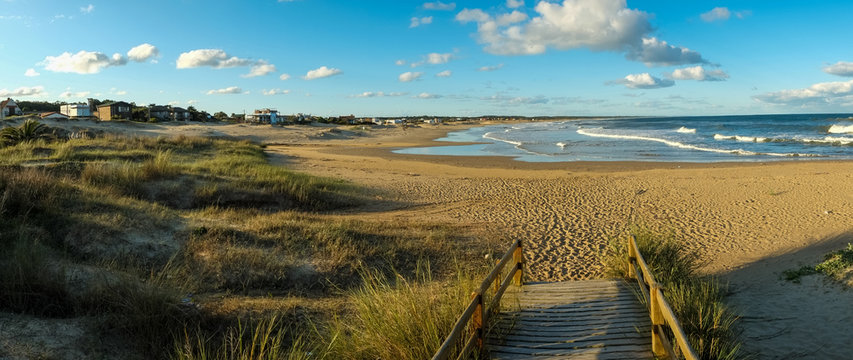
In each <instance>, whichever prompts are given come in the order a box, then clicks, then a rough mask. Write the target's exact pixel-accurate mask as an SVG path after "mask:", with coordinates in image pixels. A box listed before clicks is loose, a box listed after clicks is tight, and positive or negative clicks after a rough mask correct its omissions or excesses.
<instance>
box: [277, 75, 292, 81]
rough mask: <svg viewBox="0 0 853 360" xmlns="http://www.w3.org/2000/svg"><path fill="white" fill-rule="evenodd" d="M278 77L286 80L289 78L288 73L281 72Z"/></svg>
mask: <svg viewBox="0 0 853 360" xmlns="http://www.w3.org/2000/svg"><path fill="white" fill-rule="evenodd" d="M278 78H279V79H281V80H287V79H290V74H281V76H279V77H278Z"/></svg>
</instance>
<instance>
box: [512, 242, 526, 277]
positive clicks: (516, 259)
mask: <svg viewBox="0 0 853 360" xmlns="http://www.w3.org/2000/svg"><path fill="white" fill-rule="evenodd" d="M512 261H513V263H515V264H517V265H516V266H515V267H516V268H517V269H518V271H516V273H515V276H513V278H512V283H513V284H515V285H518V286H521V275H522V273H523V272H524V257H523V256H522V254H521V240H519V241H518V247H517V248H515V251H514V252H513V253H512Z"/></svg>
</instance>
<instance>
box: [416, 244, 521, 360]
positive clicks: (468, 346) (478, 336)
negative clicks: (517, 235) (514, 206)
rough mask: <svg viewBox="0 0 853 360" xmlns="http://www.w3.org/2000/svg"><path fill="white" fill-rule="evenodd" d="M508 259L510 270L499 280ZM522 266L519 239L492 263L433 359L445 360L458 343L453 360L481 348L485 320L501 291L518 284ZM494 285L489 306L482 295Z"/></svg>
mask: <svg viewBox="0 0 853 360" xmlns="http://www.w3.org/2000/svg"><path fill="white" fill-rule="evenodd" d="M510 262H512V264H511V265H510V271H509V273H508V274H507V275H506V276H505V277H504V278H503V280H501V278H500V275H501V273H502V272H503V269H504V267H505V266H506V265H507V264H509V263H510ZM523 265H524V261H523V258H522V256H521V240H516V241H515V242H513V243H512V245H511V246H510V247H509V250H508V251H507V252H506V254H504V256H503V257H502V258H501V259H500V261H498V264H497V265H495V267H494V268H493V269H492V271H491V272H489V275H488V276H486V279H485V280H483V283H482V284H481V285H480V288H479V289H477V291H476V292H474V293H472V294H471V302H470V303H468V307H466V308H465V311H463V312H462V316H461V317H460V318H459V320H458V321H456V325H454V326H453V330H451V331H450V335H448V336H447V339H446V340H444V343H443V344H441V347H440V348H439V349H438V352H436V353H435V355H434V356H433V357H432V359H433V360H445V359H448V358H449V357H450V355H451V353H452V352H453V350H455V349H456V348H457V347H459V345H462V349H461V350H460V351H459V353H458V354H459V355H458V356H457V357H456V359H465V358H467V357H468V356H469V355H470V354H471V351H473V350H474V348H475V347H477V348H478V349H480V350H482V349H483V342H484V336H485V328H484V327H485V326H486V324H487V323H488V322H487V320H488V318H489V317H490V316H492V315H493V313H494V312H496V310H497V309H498V308H499V306H500V302H501V297H502V296H503V294H504V292H506V289H507V288H508V287H509V285H510V284H512V283H514V284H516V285H521V274H522V269H523V268H524V266H523ZM493 284H494V291H495V294H494V295H493V296H492V297H491V301H490V302H489V303H488V306H486V305H485V304H484V295H485V294H486V292H487V291H488V290H489V288H491V287H492V286H493ZM469 323H470V326H469ZM466 329H470V331H468V332H470V334H469V335H467V338H465V341H464V343H463V342H462V339H463V336H465V334H466V333H468V332H466Z"/></svg>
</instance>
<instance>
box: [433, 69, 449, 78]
mask: <svg viewBox="0 0 853 360" xmlns="http://www.w3.org/2000/svg"><path fill="white" fill-rule="evenodd" d="M451 75H453V72H452V71H450V70H444V71H442V72H440V73H438V74H435V77H440V78H449V77H450V76H451Z"/></svg>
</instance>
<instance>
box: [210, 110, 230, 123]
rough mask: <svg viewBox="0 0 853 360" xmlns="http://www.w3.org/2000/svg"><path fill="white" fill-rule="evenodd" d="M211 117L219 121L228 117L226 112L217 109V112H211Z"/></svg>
mask: <svg viewBox="0 0 853 360" xmlns="http://www.w3.org/2000/svg"><path fill="white" fill-rule="evenodd" d="M213 117H214V118H215V119H216V120H219V121H225V120H227V119H228V114H226V113H225V112H224V111H219V112H217V113H215V114H213Z"/></svg>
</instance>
